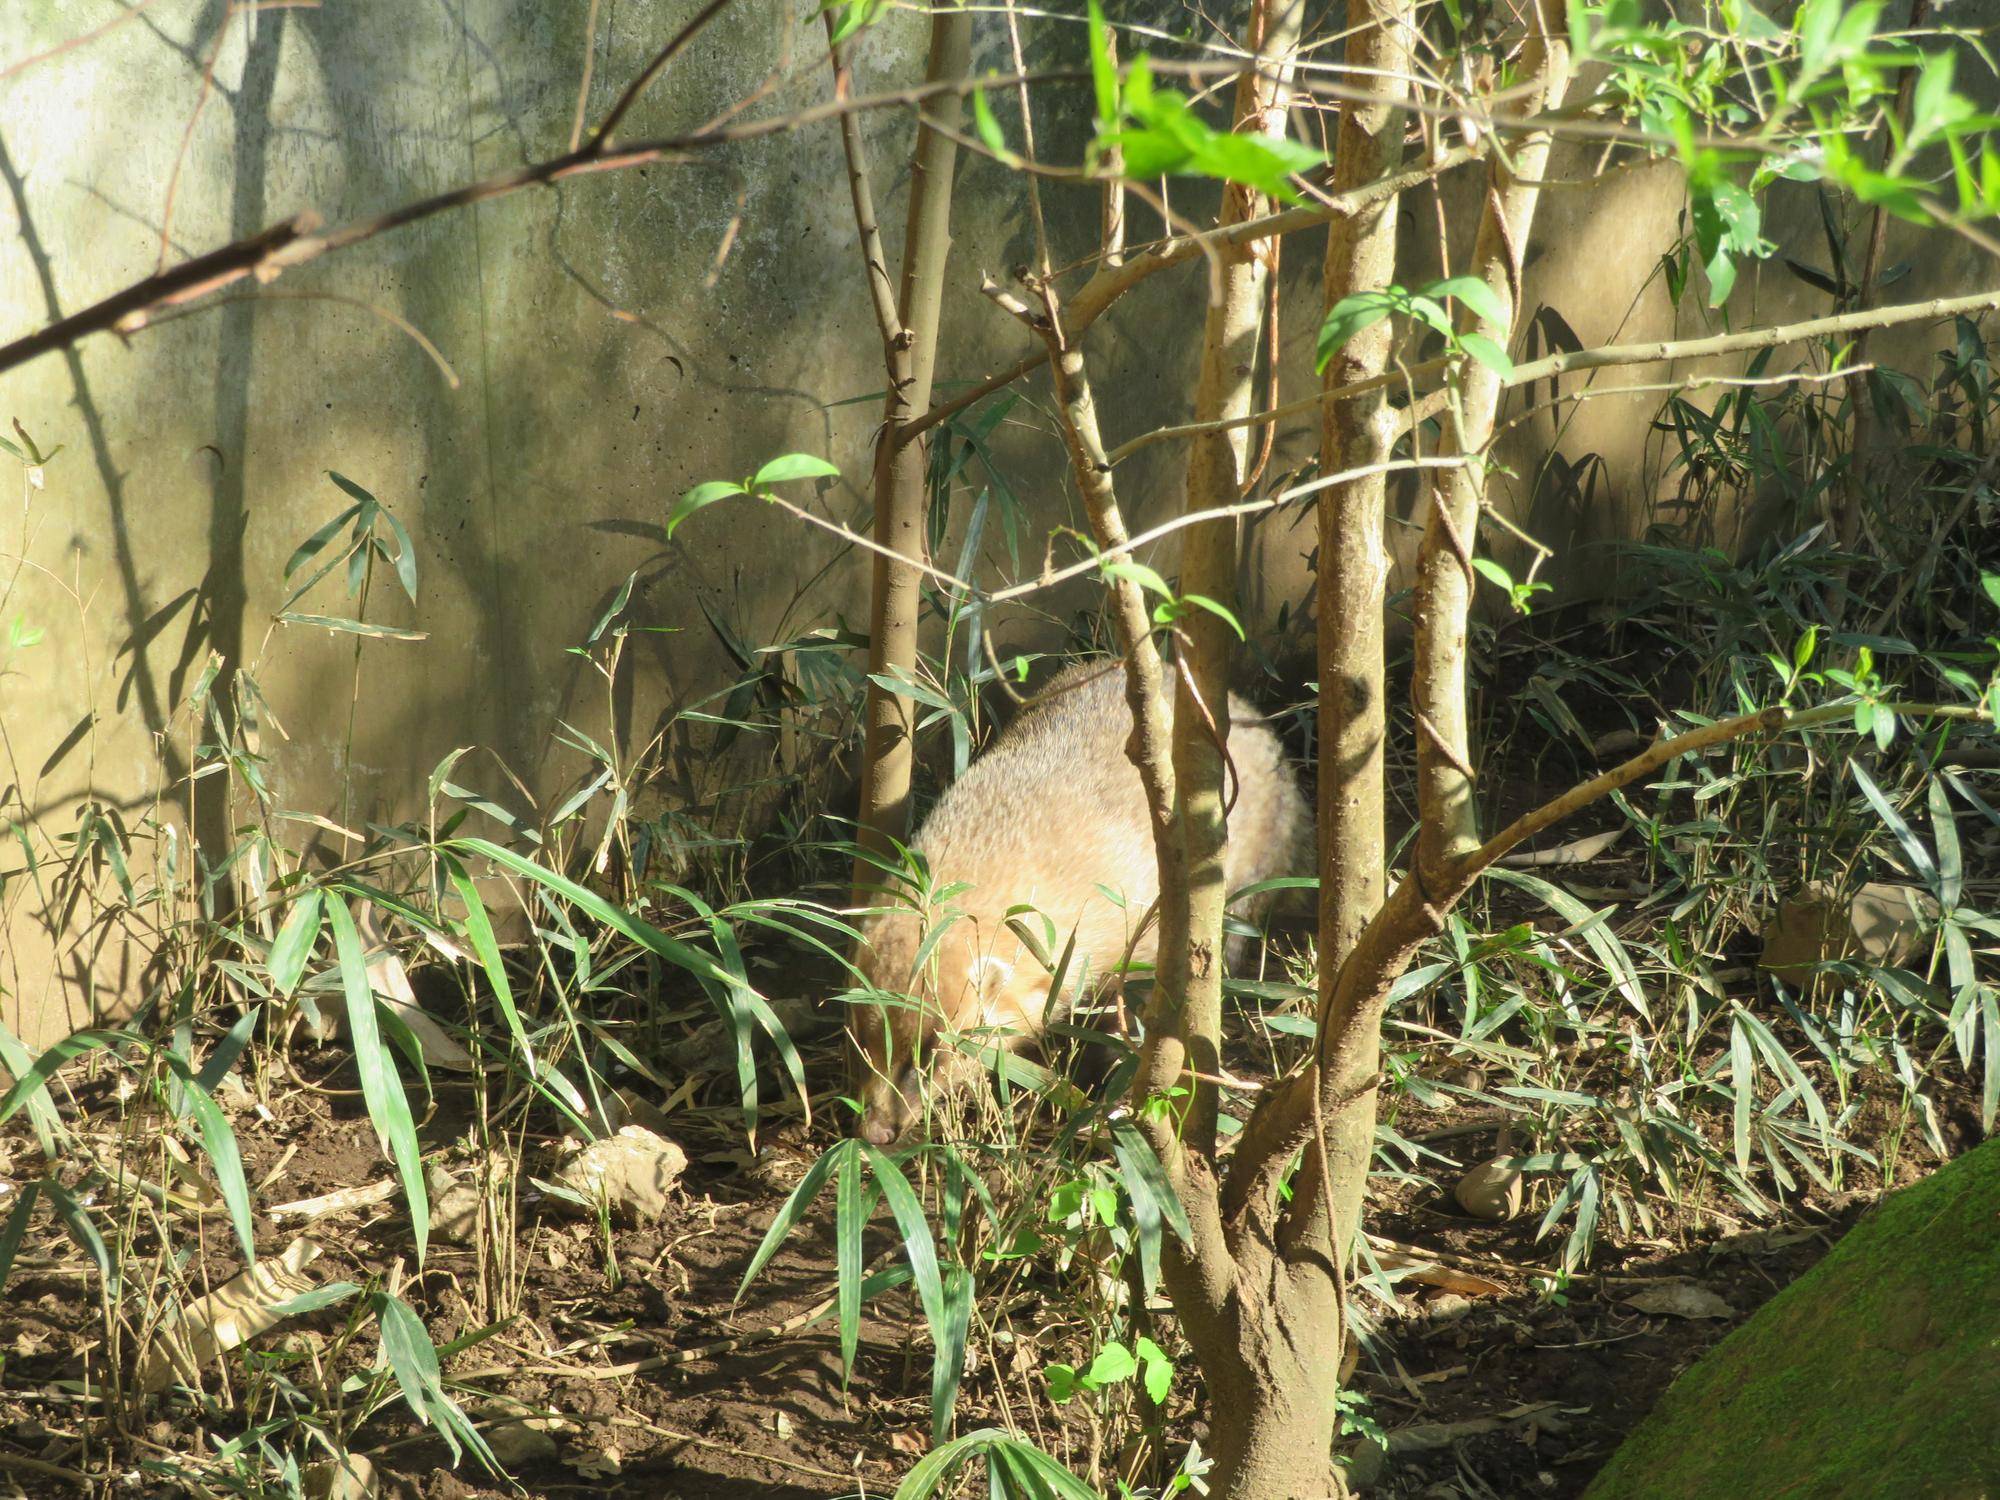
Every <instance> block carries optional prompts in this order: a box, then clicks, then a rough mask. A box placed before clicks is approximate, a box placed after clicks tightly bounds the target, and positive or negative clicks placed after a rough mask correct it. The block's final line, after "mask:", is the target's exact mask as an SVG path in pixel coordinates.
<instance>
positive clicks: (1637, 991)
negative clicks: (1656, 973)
mask: <svg viewBox="0 0 2000 1500" xmlns="http://www.w3.org/2000/svg"><path fill="white" fill-rule="evenodd" d="M1486 874H1487V876H1488V877H1489V878H1491V879H1494V880H1498V881H1500V882H1501V883H1502V884H1505V885H1511V886H1513V887H1514V888H1515V889H1516V890H1521V891H1526V892H1527V893H1528V894H1529V895H1531V896H1533V897H1535V898H1536V899H1537V900H1539V901H1541V902H1542V903H1543V904H1544V905H1545V906H1547V907H1548V908H1549V909H1550V910H1551V911H1553V912H1555V913H1556V915H1558V916H1560V917H1562V918H1563V919H1564V920H1566V921H1567V922H1569V924H1570V926H1571V929H1572V931H1573V932H1574V934H1575V935H1576V936H1578V937H1581V938H1582V939H1583V940H1584V942H1585V943H1586V944H1588V945H1589V947H1590V951H1591V952H1592V953H1594V954H1596V955H1597V961H1598V962H1599V963H1601V964H1603V965H1604V968H1605V972H1606V973H1608V974H1610V975H1611V978H1612V981H1613V982H1614V983H1615V984H1616V985H1617V986H1618V993H1619V994H1621V995H1623V996H1624V997H1625V1000H1626V1003H1627V1004H1629V1005H1630V1006H1631V1007H1632V1009H1634V1010H1636V1011H1637V1012H1638V1013H1639V1016H1640V1018H1641V1019H1642V1020H1647V1021H1650V1020H1652V1014H1651V1012H1649V1011H1648V1010H1647V1008H1646V992H1645V990H1644V989H1643V988H1641V987H1640V984H1639V970H1638V967H1637V966H1636V965H1635V964H1634V963H1633V962H1632V955H1631V954H1630V953H1628V952H1627V951H1626V950H1625V945H1624V944H1623V943H1622V942H1620V941H1619V940H1618V934H1617V933H1615V932H1613V931H1612V930H1611V928H1610V926H1609V925H1608V924H1607V923H1606V921H1605V920H1604V919H1605V917H1606V915H1607V914H1608V912H1609V910H1610V909H1609V908H1606V910H1605V911H1603V912H1595V911H1592V910H1591V909H1590V908H1589V907H1588V906H1585V905H1584V904H1583V903H1582V902H1581V901H1579V900H1577V899H1576V897H1574V896H1572V895H1571V894H1570V893H1569V892H1568V891H1566V890H1563V889H1562V888H1561V887H1560V886H1557V885H1552V884H1550V883H1549V882H1548V881H1546V880H1543V879H1542V878H1541V877H1539V876H1536V875H1529V874H1527V873H1525V872H1524V871H1521V870H1503V869H1500V868H1498V867H1494V868H1491V869H1488V870H1487V871H1486Z"/></svg>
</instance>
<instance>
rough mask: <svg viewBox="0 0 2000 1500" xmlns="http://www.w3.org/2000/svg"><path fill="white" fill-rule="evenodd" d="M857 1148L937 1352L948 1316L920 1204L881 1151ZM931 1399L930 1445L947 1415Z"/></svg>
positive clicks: (939, 1437)
mask: <svg viewBox="0 0 2000 1500" xmlns="http://www.w3.org/2000/svg"><path fill="white" fill-rule="evenodd" d="M860 1144H861V1149H862V1150H863V1151H864V1152H866V1153H867V1156H868V1165H869V1166H870V1167H871V1168H873V1169H874V1173H875V1181H876V1183H877V1185H879V1186H880V1187H881V1189H882V1196H883V1197H885V1198H887V1199H888V1200H889V1212H890V1213H892V1214H894V1215H895V1217H896V1227H897V1229H899V1230H901V1231H902V1235H903V1250H904V1253H905V1254H906V1255H907V1256H908V1258H909V1262H910V1273H911V1275H912V1276H913V1277H914V1278H915V1279H916V1283H917V1299H918V1301H920V1302H921V1303H923V1307H924V1321H925V1322H926V1323H928V1324H929V1325H930V1330H931V1343H932V1344H933V1345H934V1346H935V1347H936V1348H937V1349H939V1350H940V1351H941V1350H942V1349H943V1348H944V1346H945V1342H946V1339H947V1337H948V1327H947V1324H948V1322H949V1315H948V1312H947V1310H946V1307H945V1299H944V1284H943V1282H942V1281H940V1280H939V1278H938V1263H937V1249H936V1247H935V1246H934V1245H932V1243H931V1226H930V1221H929V1220H927V1219H926V1218H925V1217H924V1205H923V1202H922V1201H921V1200H920V1199H919V1198H918V1197H917V1194H916V1190H915V1189H913V1188H912V1187H911V1186H910V1182H909V1179H908V1178H906V1177H905V1176H904V1175H903V1171H902V1168H900V1167H898V1166H897V1165H896V1163H895V1162H894V1161H892V1160H890V1158H889V1156H888V1154H887V1153H886V1152H884V1151H883V1150H882V1148H881V1147H879V1146H872V1145H869V1144H868V1143H867V1142H861V1143H860ZM935 1395H936V1393H935V1389H934V1390H933V1404H932V1406H931V1441H933V1442H940V1441H942V1440H943V1438H944V1429H945V1424H946V1423H947V1422H948V1421H949V1420H950V1417H951V1413H950V1412H948V1411H941V1410H939V1409H938V1407H937V1405H936V1403H935Z"/></svg>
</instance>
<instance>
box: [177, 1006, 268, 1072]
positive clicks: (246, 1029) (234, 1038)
mask: <svg viewBox="0 0 2000 1500" xmlns="http://www.w3.org/2000/svg"><path fill="white" fill-rule="evenodd" d="M263 1013H264V1007H263V1006H261V1005H253V1006H251V1007H250V1008H249V1009H248V1010H246V1011H245V1012H243V1014H242V1015H241V1016H239V1017H238V1018H237V1020H236V1024H235V1025H234V1026H232V1027H230V1028H229V1030H228V1031H227V1032H226V1033H224V1035H223V1038H222V1040H221V1041H219V1042H217V1043H216V1044H215V1050H214V1051H213V1052H211V1053H209V1054H208V1061H207V1062H205V1063H203V1064H202V1065H201V1071H200V1072H199V1073H197V1074H195V1075H194V1081H195V1082H196V1084H198V1085H199V1086H200V1087H201V1088H202V1089H203V1090H204V1091H205V1092H207V1093H210V1094H213V1093H214V1092H215V1090H216V1088H217V1086H218V1085H220V1084H221V1082H222V1080H223V1079H225V1078H227V1077H228V1076H229V1070H230V1069H231V1068H233V1067H235V1066H236V1059H237V1058H239V1057H241V1056H242V1055H243V1049H244V1048H245V1047H247V1046H249V1045H250V1034H251V1033H252V1032H253V1031H255V1030H256V1029H257V1018H258V1017H259V1016H261V1015H262V1014H263Z"/></svg>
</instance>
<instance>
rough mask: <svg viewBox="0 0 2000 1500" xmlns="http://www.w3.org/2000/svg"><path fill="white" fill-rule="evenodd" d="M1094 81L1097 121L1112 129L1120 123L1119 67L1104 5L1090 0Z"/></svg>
mask: <svg viewBox="0 0 2000 1500" xmlns="http://www.w3.org/2000/svg"><path fill="white" fill-rule="evenodd" d="M1089 14H1090V84H1091V90H1092V93H1093V94H1094V95H1095V97H1096V100H1097V124H1098V128H1099V129H1101V130H1112V129H1115V128H1116V127H1117V124H1118V70H1117V69H1116V68H1115V67H1113V66H1112V64H1111V40H1110V32H1109V31H1108V30H1107V29H1106V27H1105V24H1104V7H1103V6H1101V5H1099V4H1098V3H1097V0H1090V7H1089Z"/></svg>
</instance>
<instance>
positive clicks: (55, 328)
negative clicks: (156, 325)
mask: <svg viewBox="0 0 2000 1500" xmlns="http://www.w3.org/2000/svg"><path fill="white" fill-rule="evenodd" d="M318 225H319V220H318V218H317V217H316V216H314V215H312V214H309V213H304V214H298V215H296V216H295V217H293V218H290V219H285V220H283V221H281V222H279V223H277V224H273V225H272V226H271V227H270V228H268V229H266V230H264V231H262V232H261V233H259V234H256V235H253V236H252V237H251V238H249V239H247V240H238V241H236V242H235V243H234V244H229V245H224V246H223V247H222V248H221V249H220V250H211V251H210V252H209V253H208V254H206V255H197V256H196V257H195V258H194V259H193V260H184V261H182V262H181V263H180V264H179V265H177V266H173V267H171V268H169V269H168V270H166V271H163V272H160V273H159V274H158V275H154V276H148V277H147V278H146V279H145V280H143V281H136V282H134V283H133V284H132V285H130V286H128V287H126V288H125V289H124V290H123V291H120V292H113V293H112V294H111V295H110V296H109V297H106V298H105V299H104V300H103V301H101V302H94V303H92V304H91V305H90V306H89V307H86V308H85V309H83V311H81V312H75V313H71V314H70V315H69V316H68V317H66V318H58V319H57V320H56V321H55V322H53V323H50V324H49V325H47V326H46V327H44V328H41V329H38V330H37V331H36V332H34V333H31V334H28V335H27V336H26V337H25V338H19V339H16V340H14V342H13V343H11V344H8V345H7V346H6V347H5V348H0V370H11V369H13V368H14V366H16V365H19V364H25V363H26V362H27V361H29V360H31V359H34V358H35V357H36V356H38V355H42V354H47V353H49V352H50V351H52V350H55V349H61V348H63V347H65V346H67V345H69V344H73V343H75V342H76V341H77V340H78V339H80V338H82V337H84V336H85V335H86V334H92V333H102V332H104V331H105V330H106V329H115V330H117V331H118V332H120V333H131V332H134V331H136V330H137V329H140V328H143V327H145V326H146V322H147V319H148V315H149V314H150V313H151V312H152V311H153V310H154V309H157V308H162V307H173V306H178V305H179V304H181V303H184V302H190V301H193V300H194V299H195V298H197V297H204V296H207V295H208V294H209V293H210V292H214V291H219V290H220V289H221V288H223V287H225V286H229V285H231V284H232V283H234V282H237V281H240V280H242V279H243V278H244V277H245V276H255V277H256V278H257V279H258V280H260V281H268V280H269V279H271V277H273V276H275V275H277V274H278V272H279V271H280V270H282V269H283V267H284V266H285V265H286V264H287V263H288V262H287V261H286V260H285V259H284V257H285V256H286V254H287V253H288V252H291V251H294V250H296V249H297V248H298V246H299V245H301V244H307V243H310V240H309V239H308V238H307V237H308V236H310V235H311V233H312V231H313V230H314V229H316V228H317V227H318Z"/></svg>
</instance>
